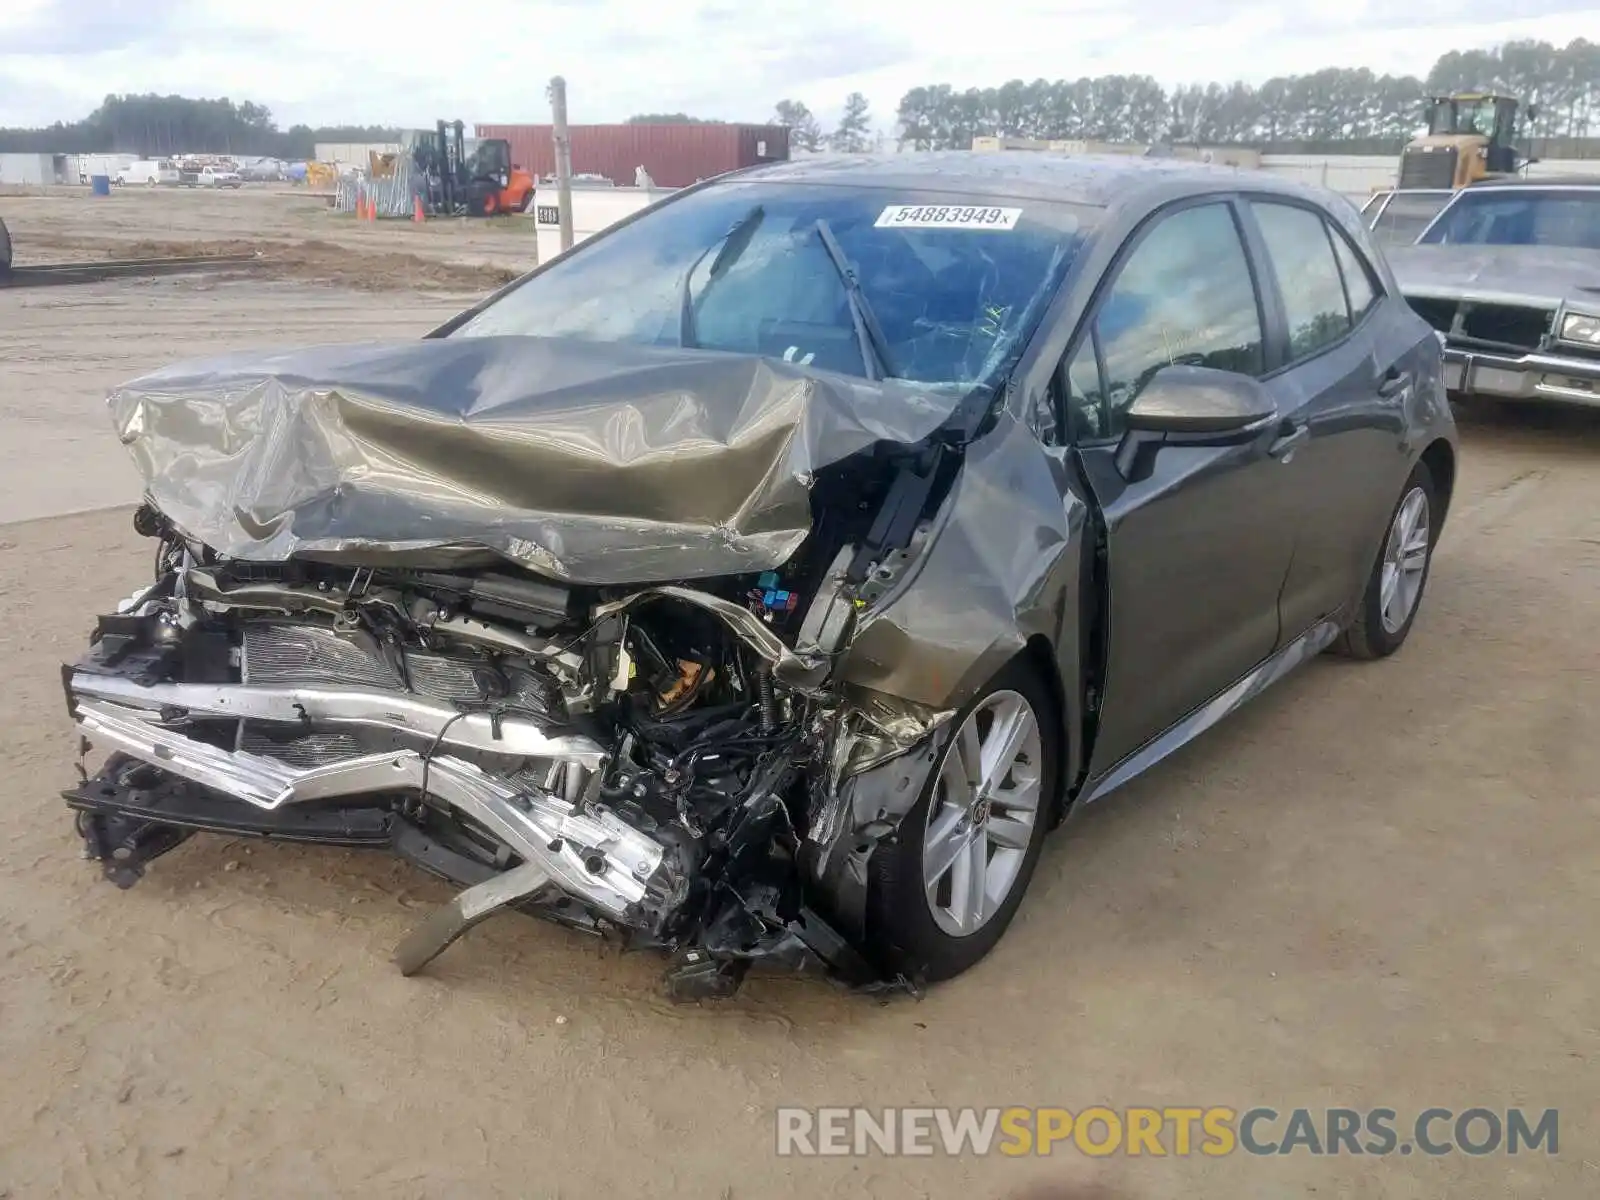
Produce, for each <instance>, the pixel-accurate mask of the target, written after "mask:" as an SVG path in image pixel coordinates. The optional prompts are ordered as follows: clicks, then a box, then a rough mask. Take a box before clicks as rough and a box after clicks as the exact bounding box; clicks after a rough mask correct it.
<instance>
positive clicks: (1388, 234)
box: [1368, 191, 1453, 246]
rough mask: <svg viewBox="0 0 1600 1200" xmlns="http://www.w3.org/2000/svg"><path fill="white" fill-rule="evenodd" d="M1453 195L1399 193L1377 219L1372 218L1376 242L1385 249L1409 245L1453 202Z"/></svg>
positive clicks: (1444, 193) (1371, 224)
mask: <svg viewBox="0 0 1600 1200" xmlns="http://www.w3.org/2000/svg"><path fill="white" fill-rule="evenodd" d="M1452 194H1453V193H1451V192H1445V191H1415V192H1395V193H1394V197H1393V199H1391V200H1390V201H1389V203H1388V205H1387V206H1385V207H1384V209H1383V210H1382V211H1381V212H1379V213H1378V214H1377V215H1376V217H1372V216H1370V215H1369V217H1368V220H1369V222H1370V225H1369V227H1370V229H1371V230H1372V235H1373V239H1374V240H1375V241H1377V242H1378V243H1379V244H1380V245H1385V246H1409V245H1410V244H1411V243H1412V242H1414V241H1416V240H1417V235H1418V234H1420V233H1421V232H1422V231H1423V230H1424V229H1426V228H1427V226H1428V222H1429V221H1431V220H1433V218H1434V217H1436V216H1438V215H1439V210H1440V209H1442V208H1443V207H1444V206H1445V203H1446V202H1447V201H1448V200H1449V199H1450V197H1451V195H1452Z"/></svg>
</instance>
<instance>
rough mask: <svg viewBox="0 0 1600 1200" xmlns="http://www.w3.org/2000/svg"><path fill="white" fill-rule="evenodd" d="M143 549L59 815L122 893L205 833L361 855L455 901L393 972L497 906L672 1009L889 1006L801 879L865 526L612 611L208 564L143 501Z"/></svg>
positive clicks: (292, 565) (544, 595) (618, 592)
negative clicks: (656, 986) (610, 942)
mask: <svg viewBox="0 0 1600 1200" xmlns="http://www.w3.org/2000/svg"><path fill="white" fill-rule="evenodd" d="M857 508H858V509H861V510H864V511H867V512H868V513H869V515H870V514H871V513H875V512H876V511H877V506H876V505H872V506H857ZM912 515H916V514H914V513H913V514H912ZM900 523H901V524H902V525H907V524H909V523H908V522H907V521H906V519H905V518H904V516H902V519H901V522H900ZM135 524H136V527H137V528H138V530H139V531H140V532H141V533H143V534H145V535H147V536H149V537H151V538H153V539H154V540H155V542H156V545H157V554H156V578H155V582H154V583H153V584H152V586H151V587H150V588H148V589H147V590H146V591H144V592H143V593H141V594H139V595H136V596H133V597H130V598H129V599H128V600H126V601H125V602H124V603H123V604H122V605H120V606H119V608H118V611H117V612H116V613H114V614H111V615H108V616H105V617H102V618H101V619H100V621H99V624H98V627H97V629H96V631H95V633H94V635H93V639H92V645H91V650H90V653H89V654H88V656H87V657H86V658H84V659H83V660H82V661H80V662H79V663H77V664H76V665H74V666H71V667H68V668H66V669H65V684H66V689H67V697H68V703H69V708H70V709H71V711H72V715H73V717H74V720H75V721H76V723H77V726H78V729H79V731H80V733H81V734H82V736H83V738H84V742H85V748H87V745H88V744H90V743H92V744H93V745H94V746H95V747H96V748H101V749H105V750H109V751H110V752H111V757H110V758H109V760H108V761H107V763H106V765H105V766H104V768H103V769H101V770H100V771H99V772H98V773H97V774H95V775H94V776H93V777H89V776H88V774H87V772H85V779H84V782H83V784H82V786H80V787H78V788H75V789H73V790H72V791H71V792H69V793H67V799H68V801H69V804H70V805H71V806H72V807H74V808H75V809H77V810H79V817H78V822H79V831H80V833H81V834H82V835H83V836H84V838H85V840H86V844H87V846H88V849H89V853H90V855H91V856H92V857H94V858H97V859H99V860H101V861H102V862H103V864H104V869H105V873H106V875H107V877H108V878H110V879H112V880H113V881H114V882H116V883H118V884H119V885H120V886H124V887H126V886H131V885H132V883H133V882H134V881H135V880H137V879H138V878H139V876H140V875H141V874H142V872H143V870H144V866H145V864H146V863H147V862H148V861H149V860H150V859H152V858H154V857H157V856H158V855H160V854H163V853H165V852H167V851H168V850H170V849H172V848H173V847H175V846H176V845H178V844H179V843H180V842H181V841H183V840H184V839H185V838H186V837H188V836H189V835H190V834H191V833H193V832H195V831H197V830H211V831H216V832H223V833H232V834H256V835H262V836H268V837H275V838H281V839H288V840H297V841H316V842H326V843H333V844H340V845H348V846H379V847H386V848H389V849H392V850H394V851H396V852H398V853H400V854H402V855H403V856H405V857H407V858H409V859H411V860H413V861H415V862H417V863H418V864H420V865H421V866H423V867H425V868H426V869H428V870H430V871H431V872H433V873H435V874H437V875H440V876H442V877H444V878H447V879H449V880H451V881H453V882H455V883H457V884H460V885H462V886H463V887H465V888H466V890H465V891H464V892H462V893H461V895H459V896H458V897H457V898H456V899H455V900H454V901H452V902H451V903H450V904H449V905H446V906H445V907H444V908H443V909H441V910H440V911H439V912H438V913H436V914H435V916H434V917H433V918H432V919H430V920H429V921H428V922H426V923H425V924H424V925H423V926H421V927H420V928H419V929H418V930H417V931H416V932H415V933H414V934H413V935H412V937H411V938H410V939H408V941H407V942H406V943H405V944H404V945H403V946H402V947H401V949H400V951H399V954H398V956H397V960H398V962H399V964H400V966H401V967H402V969H403V970H404V971H406V972H407V973H411V972H413V971H416V970H418V969H420V968H421V967H422V966H423V965H425V964H426V962H428V961H429V960H430V959H432V958H433V957H434V956H435V955H437V954H438V953H439V952H440V951H442V950H443V949H444V948H445V947H446V946H448V945H449V944H450V943H451V942H452V941H453V940H454V939H455V938H456V937H458V936H460V934H461V933H463V932H465V930H466V929H468V928H470V926H471V925H472V924H474V923H475V922H476V921H478V920H481V919H482V918H484V917H486V916H488V915H489V914H491V913H493V912H494V911H497V910H498V909H500V908H502V907H505V906H507V905H515V906H517V907H519V908H522V909H525V910H529V911H533V912H536V913H538V914H540V915H543V916H546V917H549V918H552V919H554V920H556V921H558V922H561V923H563V924H566V925H570V926H574V927H577V928H580V929H583V930H587V931H590V932H594V933H602V934H607V935H613V936H620V937H622V938H623V940H624V941H625V942H626V944H627V945H629V946H641V947H654V948H658V949H662V950H665V951H667V952H669V953H670V954H672V955H674V956H675V958H674V959H673V962H672V966H671V967H670V968H669V971H668V975H667V981H668V986H669V990H670V991H671V992H672V993H673V994H675V995H678V996H681V997H697V996H705V995H721V994H726V993H727V992H730V991H731V990H732V989H733V988H735V987H736V986H737V985H738V983H739V981H740V979H741V978H742V975H743V973H744V971H745V969H746V967H747V966H748V965H749V964H750V963H752V962H758V961H759V962H764V963H767V964H769V965H775V966H777V967H779V968H780V969H783V970H787V971H807V970H813V969H819V968H820V969H822V970H824V971H826V972H828V973H831V974H832V975H833V976H835V977H836V978H840V979H843V980H846V981H848V982H850V983H852V984H855V985H872V984H874V982H875V981H876V982H878V983H881V980H880V979H879V977H878V974H877V972H876V971H875V969H874V966H873V964H872V963H871V962H869V961H868V960H867V959H865V958H863V957H862V956H861V954H860V953H859V952H858V949H857V948H856V947H854V946H852V945H851V944H850V940H849V939H847V938H846V937H844V936H843V935H841V934H840V933H838V932H836V931H835V930H834V929H832V928H831V927H830V925H829V924H828V922H827V921H826V920H825V919H824V918H823V917H822V916H820V915H819V914H818V913H817V912H816V911H815V910H814V909H813V907H812V904H811V901H810V899H809V898H808V896H807V894H806V893H807V889H806V887H804V886H802V877H803V873H802V871H801V870H799V869H798V868H797V862H798V859H799V857H800V856H801V855H802V853H804V852H805V849H806V848H805V845H804V844H805V843H806V840H807V835H808V834H810V833H821V832H823V831H822V830H820V829H818V828H817V824H818V817H819V815H820V814H822V813H823V812H824V811H825V810H827V809H828V807H829V804H828V801H829V799H830V794H829V793H830V791H832V790H833V789H836V788H837V787H838V786H839V784H840V782H841V780H842V777H843V770H844V767H845V757H846V753H847V751H848V750H849V749H851V748H853V749H854V750H855V751H856V752H857V753H858V754H859V752H860V750H861V748H862V745H863V744H865V743H864V742H862V741H861V740H860V739H855V740H852V731H855V730H861V729H867V728H869V727H870V720H869V718H868V716H867V715H866V714H864V713H855V714H852V717H853V719H845V718H844V717H843V715H842V713H841V707H842V706H841V701H840V699H839V697H838V696H837V695H836V694H835V693H834V692H833V691H832V690H831V689H830V688H829V686H828V666H829V650H830V648H831V649H832V650H835V651H836V650H837V649H838V647H839V646H840V645H841V644H842V641H843V639H844V638H845V637H846V636H847V633H848V624H849V621H850V619H851V618H852V616H853V614H854V613H855V612H856V611H858V610H859V609H860V608H862V607H864V606H865V605H866V604H867V603H868V598H870V597H871V596H872V595H873V594H874V590H875V588H881V587H882V586H883V584H884V581H885V580H886V578H887V577H888V575H889V574H890V573H889V572H888V571H886V570H881V569H880V570H876V571H873V570H870V569H867V568H869V567H870V566H872V565H873V564H866V563H864V564H863V567H862V569H861V570H859V571H858V572H857V576H852V574H851V560H852V558H854V557H859V556H860V549H859V546H857V545H855V544H847V542H849V540H850V539H854V541H855V542H868V544H872V543H870V541H869V539H868V536H867V535H868V534H869V533H871V532H872V531H871V530H868V529H866V528H863V527H860V523H859V522H857V523H856V527H852V528H844V527H840V528H837V529H835V528H833V527H831V526H830V524H829V523H828V522H826V521H823V522H820V523H819V528H818V536H817V537H816V538H815V539H813V540H814V543H815V545H813V546H810V547H808V549H809V550H810V551H812V552H810V553H802V554H800V555H798V556H797V557H796V559H795V560H794V562H793V563H792V564H791V565H790V567H789V569H787V570H785V571H783V572H761V573H757V574H754V575H750V576H744V577H734V578H728V579H720V580H716V581H712V582H711V583H710V584H709V585H705V584H701V585H699V586H694V587H689V586H682V585H661V586H655V587H647V588H642V589H635V590H631V591H630V590H626V589H618V588H598V587H581V586H569V585H566V584H562V583H558V582H554V581H551V580H547V579H541V578H538V577H537V576H535V575H533V574H532V573H530V572H526V571H521V570H518V569H516V568H514V567H511V566H509V565H506V564H501V565H499V566H498V567H487V568H483V569H473V570H461V569H419V568H413V567H404V568H401V567H381V568H351V567H348V566H343V565H331V564H318V563H312V562H304V561H300V560H290V561H288V562H284V563H260V562H253V563H252V562H244V561H239V560H229V559H224V558H221V557H219V556H217V555H216V554H214V553H213V552H211V551H210V550H209V549H207V548H206V547H205V546H203V545H201V544H199V543H198V542H195V541H193V540H191V539H188V538H186V537H184V536H183V535H182V534H181V533H179V532H178V531H177V530H175V529H174V528H173V527H172V526H171V524H170V523H169V522H168V521H167V520H166V519H165V518H164V517H163V516H162V515H161V514H160V513H159V512H158V511H157V510H156V509H155V508H154V507H152V506H150V505H146V506H145V507H143V508H141V509H140V510H139V512H138V513H137V514H136V518H135ZM876 524H878V526H879V529H878V533H879V534H880V535H881V534H882V532H883V529H884V528H885V526H884V524H883V522H881V521H878V522H876ZM824 555H831V558H829V559H828V561H823V556H824ZM819 562H821V563H822V565H823V567H824V568H826V569H823V570H819V569H818V565H817V564H818V563H819ZM858 576H859V577H858ZM802 588H803V589H804V591H803V592H802V590H801V589H802ZM803 595H804V597H805V598H804V599H803V598H802V596H803ZM815 596H821V597H822V599H821V600H820V601H818V602H815V603H814V602H812V599H811V598H812V597H815ZM795 646H800V647H802V649H799V650H796V649H794V647H795ZM918 732H922V730H918ZM900 737H901V740H902V741H903V740H904V734H903V733H901V734H900ZM878 741H879V742H880V743H881V751H882V752H884V753H889V754H893V753H896V752H898V751H899V750H901V749H902V748H903V747H902V746H901V745H899V744H897V743H896V742H895V740H894V736H893V733H892V731H891V732H890V733H888V734H885V733H883V732H881V731H880V733H879V737H878ZM834 807H837V806H836V805H835V806H834ZM830 832H836V831H830ZM812 849H813V850H814V849H815V847H812Z"/></svg>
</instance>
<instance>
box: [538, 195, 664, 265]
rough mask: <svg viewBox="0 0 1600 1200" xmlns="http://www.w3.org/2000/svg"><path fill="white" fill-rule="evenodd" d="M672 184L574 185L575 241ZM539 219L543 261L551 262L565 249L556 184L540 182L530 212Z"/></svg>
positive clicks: (647, 202) (650, 200)
mask: <svg viewBox="0 0 1600 1200" xmlns="http://www.w3.org/2000/svg"><path fill="white" fill-rule="evenodd" d="M672 191H673V189H671V188H634V187H609V188H597V187H574V188H573V189H572V244H573V245H574V246H576V245H577V244H578V243H579V242H581V241H583V239H584V238H588V237H593V236H594V235H595V234H597V233H599V232H600V231H601V230H602V229H605V228H607V227H609V226H612V225H615V224H616V223H617V222H618V221H620V220H622V219H623V218H625V217H630V216H632V215H633V214H634V213H636V212H638V211H639V210H640V209H641V208H644V207H646V206H647V205H650V204H654V203H655V202H656V201H657V200H660V199H662V198H663V197H665V196H670V195H671V194H672ZM529 216H531V217H532V218H533V219H534V220H535V221H537V222H538V223H539V229H538V242H539V261H540V262H542V263H545V262H549V261H550V260H551V259H552V258H554V257H555V256H556V255H558V254H560V253H561V226H560V206H559V205H558V204H557V203H556V188H555V185H554V184H540V185H539V190H538V191H537V192H536V193H535V194H534V198H533V210H532V212H531V213H529Z"/></svg>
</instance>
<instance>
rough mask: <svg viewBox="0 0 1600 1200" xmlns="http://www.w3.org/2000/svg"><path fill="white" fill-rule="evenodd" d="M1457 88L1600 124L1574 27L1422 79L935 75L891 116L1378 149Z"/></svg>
mask: <svg viewBox="0 0 1600 1200" xmlns="http://www.w3.org/2000/svg"><path fill="white" fill-rule="evenodd" d="M1457 90H1464V91H1471V90H1493V91H1498V92H1503V93H1507V94H1510V95H1513V96H1516V97H1518V98H1519V99H1521V100H1522V101H1524V102H1525V103H1528V104H1532V105H1535V106H1536V108H1537V115H1536V117H1535V118H1534V119H1533V120H1532V121H1530V122H1527V123H1526V124H1525V125H1524V129H1525V131H1526V132H1527V133H1529V134H1531V135H1532V136H1533V137H1535V138H1537V139H1554V138H1587V137H1590V136H1593V135H1595V134H1600V45H1596V44H1594V43H1592V42H1589V41H1586V40H1585V39H1583V38H1578V39H1575V40H1574V41H1572V42H1570V43H1569V44H1568V45H1566V46H1564V47H1557V46H1553V45H1551V44H1550V43H1549V42H1538V41H1520V42H1508V43H1506V44H1505V45H1503V46H1499V47H1496V48H1495V49H1492V50H1467V51H1451V52H1449V53H1447V54H1443V55H1441V56H1440V57H1439V59H1438V60H1437V61H1436V62H1435V63H1434V66H1433V69H1432V70H1431V71H1430V72H1429V73H1428V75H1427V76H1426V78H1422V79H1419V78H1417V77H1416V76H1413V75H1374V74H1373V73H1372V72H1371V71H1369V70H1367V69H1366V68H1364V67H1362V68H1350V67H1330V68H1327V69H1325V70H1321V71H1316V72H1313V73H1312V74H1309V75H1288V76H1279V77H1277V78H1273V79H1269V80H1267V81H1266V82H1265V83H1263V84H1261V85H1260V86H1253V85H1251V84H1247V83H1238V82H1235V83H1230V84H1222V83H1209V84H1190V85H1186V86H1183V87H1178V88H1174V89H1172V90H1171V91H1168V90H1167V89H1165V88H1163V87H1162V86H1161V85H1160V84H1159V83H1157V82H1156V80H1154V79H1153V78H1151V77H1150V76H1148V75H1102V76H1099V77H1097V78H1081V79H1075V80H1066V79H1058V80H1055V81H1050V80H1045V79H1036V80H1034V81H1033V82H1031V83H1029V82H1025V81H1023V80H1021V79H1014V80H1012V81H1010V82H1009V83H1005V84H1002V85H1001V86H999V87H991V88H968V89H966V90H965V91H959V92H958V91H956V90H955V89H954V88H953V87H951V86H950V85H949V84H935V85H932V86H928V87H917V88H912V89H911V90H910V91H909V92H907V93H906V94H905V96H903V97H902V98H901V100H900V106H899V110H898V112H897V113H896V116H897V119H898V124H899V140H900V142H901V144H902V145H905V146H909V147H914V148H916V149H924V150H926V149H934V150H942V149H966V148H969V147H970V146H971V145H972V139H973V138H974V137H979V136H1001V137H1021V138H1040V139H1050V138H1066V139H1086V140H1089V139H1092V140H1103V141H1126V142H1162V141H1196V142H1205V143H1211V144H1217V143H1237V144H1241V145H1256V146H1262V147H1271V148H1275V149H1282V150H1289V149H1303V150H1324V149H1330V148H1339V149H1346V150H1348V149H1351V148H1353V144H1355V145H1362V146H1363V148H1366V147H1370V148H1371V149H1373V150H1378V149H1393V148H1397V147H1398V146H1399V145H1401V144H1403V143H1404V142H1405V141H1406V140H1407V139H1408V138H1409V137H1410V136H1411V135H1412V134H1413V133H1415V132H1416V130H1417V127H1418V126H1419V125H1420V124H1421V123H1422V120H1423V116H1424V101H1425V98H1426V97H1427V96H1428V95H1432V94H1436V93H1441V92H1451V91H1457Z"/></svg>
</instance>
